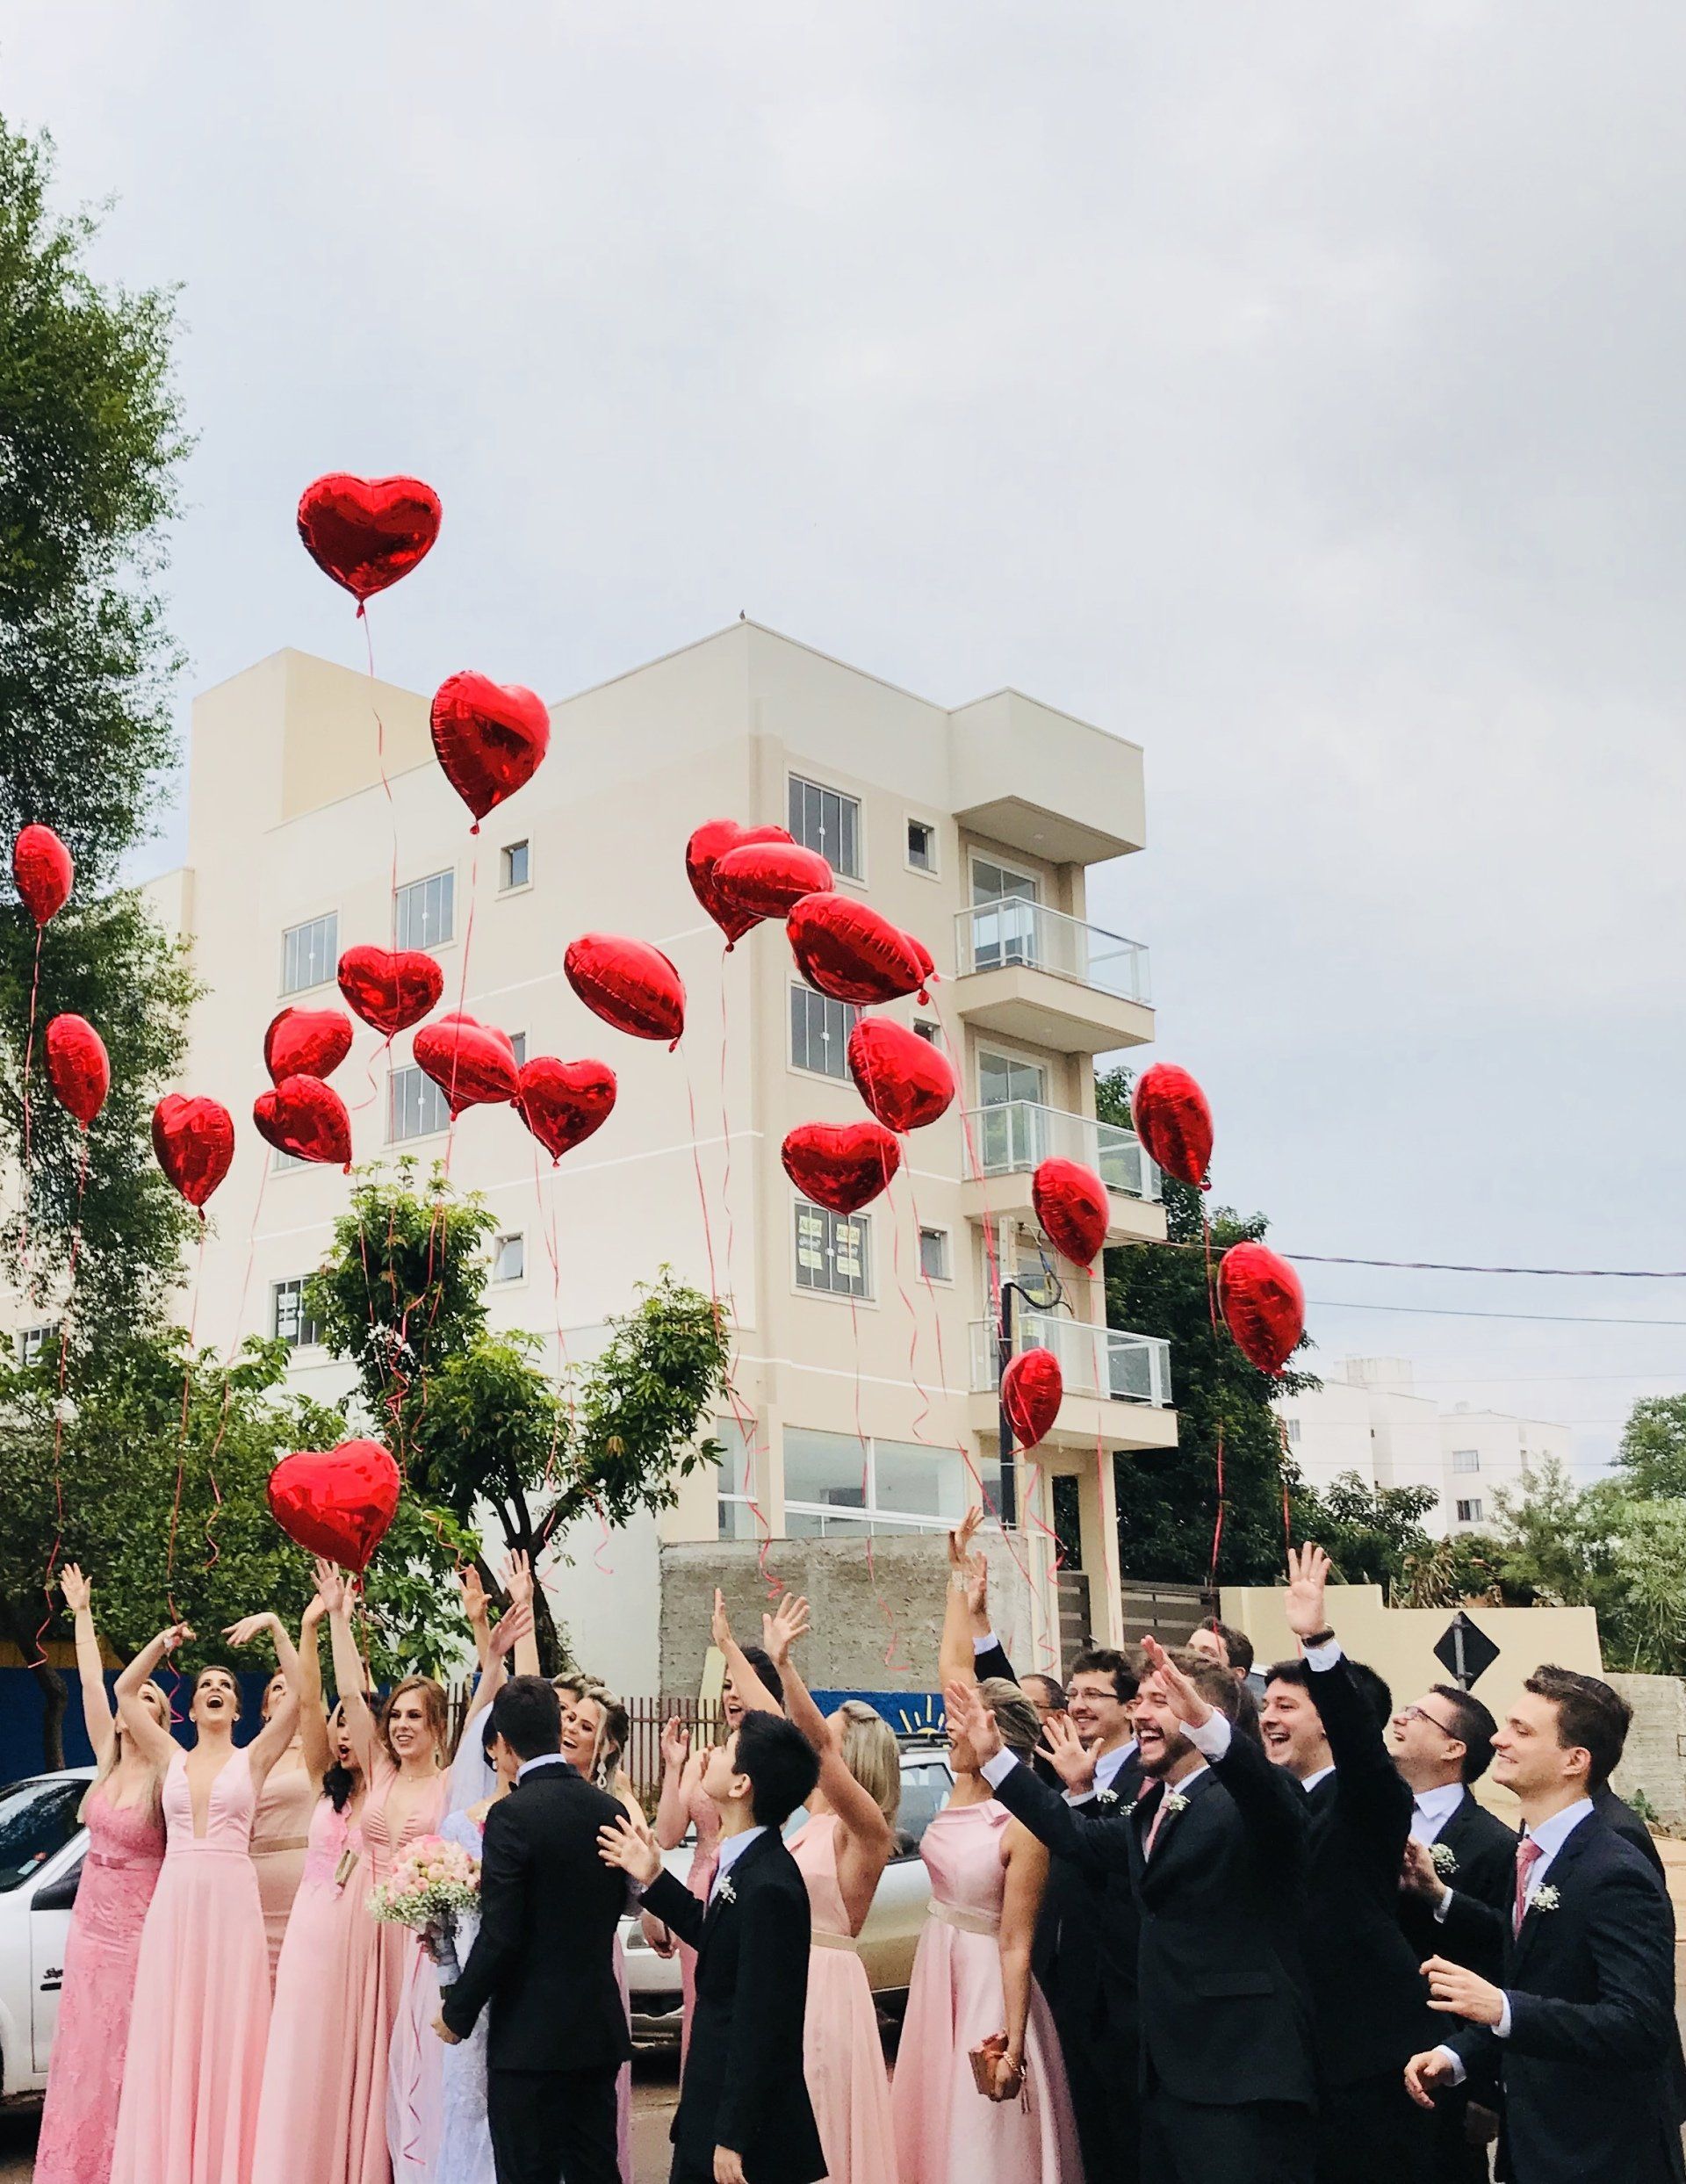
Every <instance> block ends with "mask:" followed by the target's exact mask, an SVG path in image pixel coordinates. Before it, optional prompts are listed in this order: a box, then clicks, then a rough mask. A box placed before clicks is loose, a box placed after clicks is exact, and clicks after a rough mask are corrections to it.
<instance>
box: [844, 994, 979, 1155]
mask: <svg viewBox="0 0 1686 2184" xmlns="http://www.w3.org/2000/svg"><path fill="white" fill-rule="evenodd" d="M848 1055H849V1075H850V1076H851V1077H852V1078H854V1082H855V1087H856V1089H857V1091H858V1092H860V1094H861V1099H864V1100H865V1101H866V1103H867V1105H868V1106H869V1107H870V1108H871V1109H872V1112H873V1113H874V1114H875V1115H876V1116H877V1118H878V1120H879V1121H881V1122H882V1123H883V1125H884V1127H885V1128H887V1129H891V1130H921V1129H923V1128H925V1126H926V1123H928V1122H934V1121H936V1120H937V1117H938V1116H939V1115H941V1114H947V1111H948V1109H949V1107H950V1106H951V1105H952V1104H953V1101H954V1097H955V1072H954V1070H953V1069H952V1068H951V1067H950V1066H949V1063H948V1057H947V1055H945V1054H939V1053H938V1051H937V1049H935V1048H934V1047H933V1045H932V1044H931V1042H930V1041H929V1040H928V1039H921V1038H919V1035H918V1034H917V1033H914V1032H911V1031H908V1030H906V1029H904V1027H903V1026H902V1025H900V1024H892V1023H891V1022H890V1019H889V1018H888V1017H887V1016H863V1017H862V1018H861V1020H860V1022H859V1023H858V1024H857V1025H856V1026H855V1027H854V1030H853V1031H852V1032H851V1033H850V1034H849V1047H848Z"/></svg>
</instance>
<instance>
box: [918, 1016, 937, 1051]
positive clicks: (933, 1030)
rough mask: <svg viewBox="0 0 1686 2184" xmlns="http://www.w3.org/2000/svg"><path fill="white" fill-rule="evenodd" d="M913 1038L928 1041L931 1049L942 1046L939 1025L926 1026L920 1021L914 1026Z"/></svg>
mask: <svg viewBox="0 0 1686 2184" xmlns="http://www.w3.org/2000/svg"><path fill="white" fill-rule="evenodd" d="M913 1036H914V1037H915V1038H916V1039H924V1040H926V1041H928V1042H929V1043H930V1044H931V1045H932V1046H933V1047H937V1046H940V1045H941V1044H942V1027H941V1026H940V1024H927V1023H925V1022H923V1021H921V1022H919V1023H916V1024H915V1025H914V1027H913Z"/></svg>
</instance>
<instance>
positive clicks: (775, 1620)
mask: <svg viewBox="0 0 1686 2184" xmlns="http://www.w3.org/2000/svg"><path fill="white" fill-rule="evenodd" d="M808 1628H809V1624H808V1603H807V1602H806V1601H805V1600H803V1599H802V1598H801V1597H799V1596H798V1595H796V1594H795V1593H789V1592H788V1593H786V1594H784V1595H783V1596H782V1598H781V1599H780V1602H779V1604H778V1606H777V1607H776V1608H775V1609H774V1611H773V1612H772V1614H771V1615H764V1616H763V1617H762V1618H761V1643H762V1645H763V1646H764V1647H766V1648H767V1659H768V1660H769V1661H771V1662H772V1663H773V1665H774V1667H775V1669H783V1668H788V1667H789V1661H790V1648H791V1647H793V1646H794V1645H795V1644H796V1640H798V1639H799V1638H806V1637H807V1635H808Z"/></svg>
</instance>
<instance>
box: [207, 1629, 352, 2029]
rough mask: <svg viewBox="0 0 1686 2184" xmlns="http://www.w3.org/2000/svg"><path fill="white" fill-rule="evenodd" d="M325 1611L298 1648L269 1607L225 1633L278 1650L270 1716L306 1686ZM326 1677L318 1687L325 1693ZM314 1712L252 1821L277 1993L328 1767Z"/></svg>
mask: <svg viewBox="0 0 1686 2184" xmlns="http://www.w3.org/2000/svg"><path fill="white" fill-rule="evenodd" d="M325 1613H326V1610H325V1609H324V1608H323V1606H322V1603H321V1595H320V1594H319V1595H317V1597H315V1598H313V1600H312V1601H311V1603H310V1604H309V1606H308V1607H307V1608H306V1610H305V1613H304V1618H303V1620H302V1622H301V1623H300V1624H299V1645H298V1647H294V1645H293V1642H292V1638H291V1636H290V1635H289V1634H288V1631H287V1626H286V1625H285V1623H284V1622H283V1621H282V1620H281V1618H280V1617H279V1616H278V1615H276V1614H274V1613H272V1612H271V1611H268V1610H265V1611H263V1613H261V1614H258V1615H248V1616H244V1617H242V1618H241V1620H240V1621H239V1622H238V1623H232V1624H230V1625H229V1626H228V1628H227V1630H226V1631H224V1633H223V1636H224V1637H225V1638H226V1639H227V1640H228V1643H229V1644H230V1645H231V1646H249V1645H250V1644H251V1642H252V1640H254V1639H256V1638H263V1637H267V1638H268V1639H269V1640H270V1643H271V1644H272V1645H273V1646H274V1647H275V1658H276V1664H277V1665H276V1671H275V1674H274V1675H273V1676H271V1677H270V1680H269V1682H268V1683H266V1684H265V1685H264V1687H263V1706H262V1708H261V1710H260V1711H261V1712H262V1713H263V1719H264V1720H265V1721H268V1720H269V1719H270V1717H271V1716H272V1715H273V1714H274V1712H275V1710H276V1708H277V1706H279V1705H281V1704H282V1702H283V1700H284V1699H285V1697H286V1696H287V1693H288V1691H289V1690H292V1691H293V1692H294V1693H295V1694H296V1693H298V1692H299V1654H300V1652H301V1651H302V1652H305V1653H314V1652H315V1650H316V1633H317V1627H318V1625H320V1623H321V1619H322V1617H323V1615H324V1614H325ZM320 1683H321V1679H320V1676H319V1677H318V1687H319V1690H320ZM316 1712H317V1716H318V1718H317V1719H313V1720H312V1721H311V1727H312V1731H313V1734H316V1733H318V1732H321V1728H322V1724H321V1719H320V1704H319V1705H318V1708H317V1710H316ZM307 1718H308V1714H307V1710H306V1709H305V1708H304V1707H303V1706H302V1705H301V1706H300V1708H299V1729H298V1731H297V1732H296V1733H295V1734H294V1736H293V1740H292V1743H291V1744H290V1745H288V1747H287V1748H286V1750H285V1752H283V1753H282V1755H281V1756H280V1758H279V1759H278V1760H277V1761H276V1762H275V1764H274V1766H273V1767H271V1768H270V1772H269V1778H268V1780H267V1781H266V1782H265V1783H264V1784H263V1791H262V1792H261V1793H260V1795H259V1797H258V1800H257V1816H256V1819H255V1820H253V1822H252V1863H253V1864H254V1865H255V1866H256V1868H257V1893H258V1899H259V1901H260V1902H261V1903H262V1904H263V1938H264V1941H265V1943H267V1944H268V1947H269V1951H270V1993H271V1994H273V1993H274V1992H275V1972H276V1966H277V1964H279V1963H280V1961H281V1944H282V1943H283V1942H284V1941H285V1939H286V1934H287V1920H288V1918H289V1917H290V1916H291V1914H292V1899H293V1898H294V1897H295V1896H296V1895H297V1894H298V1893H299V1882H300V1881H301V1880H302V1879H303V1878H304V1877H305V1854H306V1851H307V1850H308V1849H309V1848H310V1843H309V1835H310V1823H311V1819H312V1816H313V1813H314V1812H315V1809H316V1801H317V1798H319V1796H320V1795H321V1777H322V1774H323V1773H324V1771H325V1770H326V1769H327V1766H328V1761H327V1759H326V1758H325V1757H324V1758H323V1759H322V1761H321V1765H320V1766H314V1765H313V1762H312V1759H311V1757H310V1756H309V1755H307V1754H306V1750H305V1738H304V1730H305V1724H306V1719H307Z"/></svg>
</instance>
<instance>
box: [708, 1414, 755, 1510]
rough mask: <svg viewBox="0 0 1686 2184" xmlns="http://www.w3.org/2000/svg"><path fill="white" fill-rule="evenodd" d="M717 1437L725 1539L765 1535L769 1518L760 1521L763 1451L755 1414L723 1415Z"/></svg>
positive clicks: (719, 1493)
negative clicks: (740, 1416)
mask: <svg viewBox="0 0 1686 2184" xmlns="http://www.w3.org/2000/svg"><path fill="white" fill-rule="evenodd" d="M715 1438H716V1439H717V1441H719V1442H720V1443H721V1450H720V1455H719V1458H718V1465H719V1469H718V1472H717V1477H718V1480H719V1489H718V1501H719V1527H718V1537H719V1538H720V1539H756V1538H758V1537H759V1538H762V1539H765V1538H766V1536H767V1524H766V1522H765V1520H764V1519H763V1520H761V1521H760V1522H759V1523H758V1522H757V1519H756V1515H755V1512H756V1510H757V1508H758V1507H759V1506H760V1498H761V1490H762V1485H761V1482H762V1471H763V1467H762V1464H761V1461H760V1458H761V1455H762V1453H763V1451H762V1450H761V1448H760V1445H758V1443H757V1438H756V1429H755V1422H754V1420H753V1418H751V1419H748V1420H740V1419H738V1418H719V1419H717V1420H716V1422H715Z"/></svg>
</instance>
